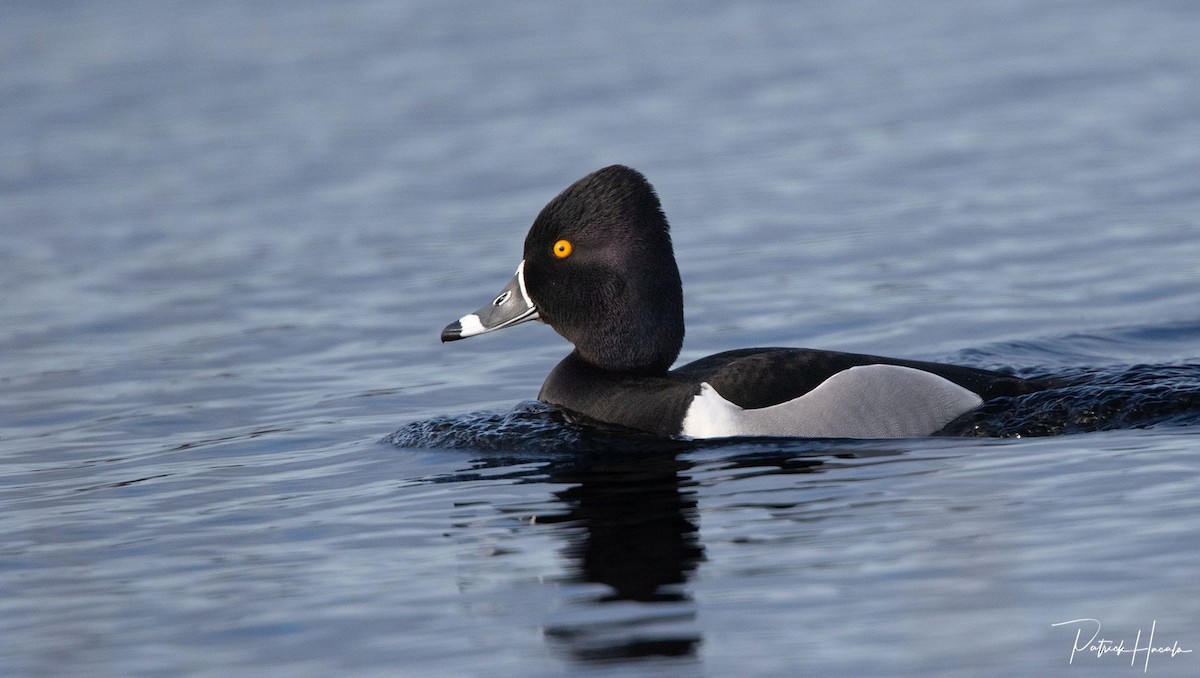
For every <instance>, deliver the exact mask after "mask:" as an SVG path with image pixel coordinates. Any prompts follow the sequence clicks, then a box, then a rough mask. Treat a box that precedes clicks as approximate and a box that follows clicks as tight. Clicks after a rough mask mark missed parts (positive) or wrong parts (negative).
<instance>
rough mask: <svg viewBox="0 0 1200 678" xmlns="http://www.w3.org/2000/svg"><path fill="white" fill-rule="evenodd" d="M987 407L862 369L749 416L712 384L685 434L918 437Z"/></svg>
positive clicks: (939, 385)
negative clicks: (963, 414)
mask: <svg viewBox="0 0 1200 678" xmlns="http://www.w3.org/2000/svg"><path fill="white" fill-rule="evenodd" d="M982 402H983V399H982V398H980V397H979V396H978V395H976V394H975V393H974V392H972V391H969V390H967V389H965V388H963V387H961V386H959V385H958V384H955V383H954V382H952V381H949V380H947V379H943V378H942V377H939V376H937V375H936V374H932V373H930V372H925V371H923V370H917V369H913V368H911V367H900V366H898V365H860V366H858V367H852V368H850V369H848V370H844V371H842V372H838V373H837V374H835V375H833V376H832V377H830V378H828V379H826V380H825V381H824V382H822V383H821V384H820V385H819V386H817V387H816V388H814V389H813V390H811V391H809V392H808V393H805V394H804V395H802V396H800V397H799V398H793V399H792V400H789V401H787V402H784V403H779V404H778V405H772V406H770V407H762V408H758V409H750V410H747V409H742V408H740V407H738V406H737V405H734V404H733V403H731V402H729V401H728V400H726V399H725V398H723V397H722V396H721V394H720V393H717V390H716V389H715V388H713V387H712V386H710V385H709V384H708V383H707V382H705V383H703V384H701V385H700V394H699V395H697V396H696V397H695V398H694V399H693V400H692V405H691V407H689V408H688V411H687V416H686V417H684V419H683V431H681V432H682V433H683V434H684V435H686V436H691V437H692V438H724V437H729V436H787V437H797V438H916V437H921V436H927V435H931V434H932V433H934V432H935V431H937V430H938V429H940V428H942V427H943V426H945V425H946V424H949V423H950V422H951V421H953V420H954V418H955V417H957V416H959V415H960V414H962V413H964V412H967V411H969V410H972V409H974V408H976V407H978V406H979V405H980V404H981V403H982Z"/></svg>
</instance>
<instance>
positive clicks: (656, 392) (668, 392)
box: [538, 352, 700, 436]
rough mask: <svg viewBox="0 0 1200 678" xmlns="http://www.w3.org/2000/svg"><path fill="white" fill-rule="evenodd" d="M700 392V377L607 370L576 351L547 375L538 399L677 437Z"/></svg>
mask: <svg viewBox="0 0 1200 678" xmlns="http://www.w3.org/2000/svg"><path fill="white" fill-rule="evenodd" d="M699 392H700V383H699V382H696V381H692V380H690V379H688V378H686V377H681V376H679V375H676V374H674V373H666V374H637V373H629V372H616V371H611V370H604V369H600V368H599V367H596V366H594V365H592V364H591V363H588V362H587V361H585V360H583V359H582V358H580V357H579V354H578V353H577V352H572V353H571V354H570V355H568V356H567V357H566V358H563V360H562V362H560V363H559V364H558V365H557V366H556V367H555V368H554V369H553V370H552V371H551V372H550V375H549V376H548V377H546V381H545V383H543V384H542V390H541V392H540V393H539V394H538V400H541V401H543V402H547V403H550V404H552V405H558V406H560V407H564V408H566V409H568V410H570V411H572V412H576V413H578V414H582V415H584V416H585V417H588V418H591V419H595V420H597V421H602V422H606V423H610V424H617V425H620V426H626V427H629V428H634V429H638V430H641V431H646V432H648V433H652V434H655V435H660V436H673V435H677V434H678V433H679V432H680V431H681V429H682V427H683V418H684V417H685V416H686V415H687V410H688V407H690V406H691V404H692V399H693V398H694V397H695V396H696V394H697V393H699Z"/></svg>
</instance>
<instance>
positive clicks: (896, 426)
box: [442, 165, 1039, 438]
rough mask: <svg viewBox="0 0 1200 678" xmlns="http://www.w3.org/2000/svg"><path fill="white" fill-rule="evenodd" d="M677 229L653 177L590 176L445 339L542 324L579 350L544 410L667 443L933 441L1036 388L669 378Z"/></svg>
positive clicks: (830, 372)
mask: <svg viewBox="0 0 1200 678" xmlns="http://www.w3.org/2000/svg"><path fill="white" fill-rule="evenodd" d="M668 230H669V229H668V226H667V219H666V217H665V216H664V215H663V212H662V207H661V206H660V204H659V201H658V196H657V195H655V192H654V189H653V188H652V187H651V186H650V183H649V182H647V181H646V178H645V177H643V176H642V175H641V174H639V173H638V172H636V171H634V170H632V169H630V168H628V167H623V166H621V165H613V166H611V167H606V168H604V169H601V170H599V171H596V172H593V173H592V174H589V175H588V176H586V177H584V178H582V179H580V180H579V181H576V182H575V183H574V184H572V185H571V186H570V187H568V188H567V189H566V190H565V191H563V192H562V193H560V194H559V195H558V197H556V198H554V199H553V200H551V201H550V203H549V204H547V205H546V207H544V208H543V209H542V211H541V213H540V214H539V215H538V217H537V219H536V220H535V221H534V222H533V227H532V228H530V229H529V234H528V235H527V236H526V237H525V258H524V259H523V260H522V261H521V263H520V265H518V266H517V272H516V275H514V276H513V279H512V280H511V281H510V282H509V283H508V286H506V287H505V288H504V289H503V290H502V291H501V292H500V294H499V296H497V297H496V298H495V299H494V300H493V301H492V302H491V303H489V304H487V305H486V306H484V307H483V308H481V309H479V310H478V311H476V312H474V313H472V314H470V315H465V316H463V317H462V318H460V319H459V320H458V321H457V322H454V323H451V324H450V325H448V326H447V327H446V329H444V330H442V341H454V340H456V339H463V338H465V337H470V336H474V335H476V334H483V333H484V332H491V331H493V330H498V329H501V328H504V327H509V326H511V325H516V324H518V323H522V322H525V321H527V320H541V321H542V322H545V323H547V324H549V325H550V326H551V327H553V328H554V330H555V331H557V332H558V333H559V334H561V335H562V336H563V337H565V338H566V339H567V340H568V341H570V342H571V343H572V344H574V345H575V350H574V351H572V352H571V354H570V355H568V356H567V357H566V358H564V359H563V361H562V362H560V363H559V364H558V366H556V367H555V368H554V370H553V371H552V372H551V373H550V376H548V377H547V378H546V382H545V383H544V384H543V385H542V390H541V393H539V394H538V398H539V399H540V400H542V401H544V402H547V403H551V404H554V405H559V406H561V407H563V408H566V409H567V410H571V411H573V412H577V413H579V414H582V415H584V416H586V417H590V418H591V419H594V420H598V421H602V422H609V423H613V424H620V425H623V426H627V427H630V428H635V429H640V430H643V431H647V432H650V433H654V434H658V435H664V436H670V435H680V434H682V435H685V436H690V437H693V438H714V437H725V436H796V437H830V438H893V437H916V436H926V435H931V434H933V433H935V432H937V431H938V430H939V429H941V428H942V427H944V426H945V425H946V424H948V423H949V422H950V421H952V420H954V419H955V418H956V417H958V416H959V415H961V414H964V413H965V412H968V411H970V410H972V409H974V408H975V407H977V406H978V405H979V404H980V403H982V402H984V401H985V400H989V399H991V398H994V397H997V396H1003V395H1015V394H1019V393H1025V392H1029V391H1033V390H1037V389H1038V388H1039V385H1038V384H1036V383H1035V382H1029V381H1025V380H1022V379H1019V378H1016V377H1012V376H1009V375H1006V374H1001V373H998V372H990V371H987V370H980V369H974V368H970V367H960V366H956V365H942V364H937V363H928V362H919V361H913V360H898V359H894V358H881V357H877V356H870V355H857V354H852V353H837V352H833V351H816V350H810V349H798V348H747V349H740V350H736V351H727V352H724V353H718V354H716V355H711V356H709V357H707V358H702V359H700V360H697V361H695V362H693V363H689V364H687V365H684V366H683V367H680V368H677V369H675V370H670V367H671V364H672V363H673V362H675V358H676V357H677V356H678V355H679V350H680V348H681V347H682V345H683V287H682V285H681V284H680V279H679V269H678V267H677V266H676V265H675V255H674V254H673V252H672V250H671V237H670V234H669V232H668Z"/></svg>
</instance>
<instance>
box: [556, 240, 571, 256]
mask: <svg viewBox="0 0 1200 678" xmlns="http://www.w3.org/2000/svg"><path fill="white" fill-rule="evenodd" d="M572 249H573V248H572V247H571V241H570V240H559V241H558V242H556V243H554V250H553V252H554V256H556V257H558V258H559V259H566V258H567V257H569V256H571V250H572Z"/></svg>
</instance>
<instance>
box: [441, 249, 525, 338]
mask: <svg viewBox="0 0 1200 678" xmlns="http://www.w3.org/2000/svg"><path fill="white" fill-rule="evenodd" d="M537 319H538V310H537V307H536V306H534V305H533V301H531V300H530V299H529V293H528V292H526V291H525V262H524V261H522V262H521V265H520V266H518V267H517V273H516V275H514V276H513V278H512V280H510V281H508V284H507V285H505V286H504V289H502V290H500V294H498V295H496V298H495V299H493V300H492V303H490V304H488V305H487V306H484V307H483V308H481V309H479V310H478V311H475V312H474V313H470V314H467V315H464V316H463V317H461V318H459V319H458V320H456V321H455V322H452V323H450V324H449V325H446V329H444V330H442V341H457V340H459V339H466V338H467V337H473V336H475V335H476V334H483V333H485V332H494V331H495V330H500V329H504V328H505V327H509V326H511V325H517V324H520V323H523V322H526V321H528V320H537Z"/></svg>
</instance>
